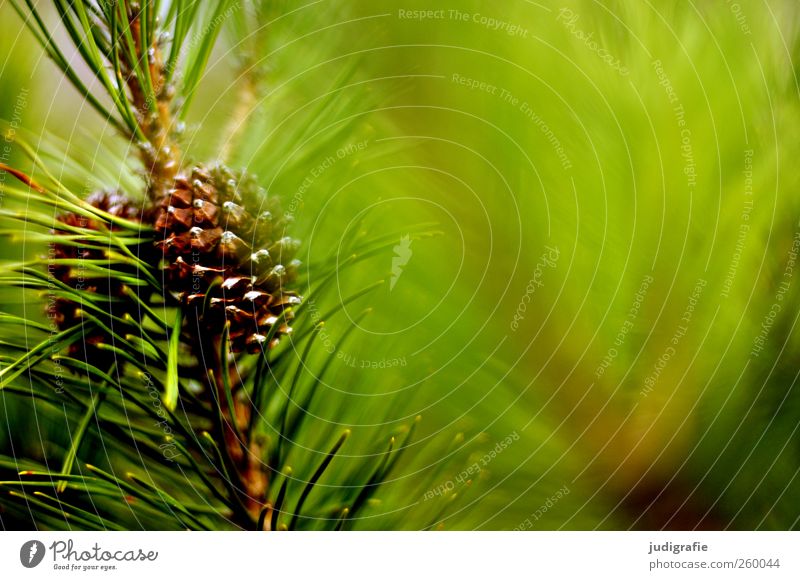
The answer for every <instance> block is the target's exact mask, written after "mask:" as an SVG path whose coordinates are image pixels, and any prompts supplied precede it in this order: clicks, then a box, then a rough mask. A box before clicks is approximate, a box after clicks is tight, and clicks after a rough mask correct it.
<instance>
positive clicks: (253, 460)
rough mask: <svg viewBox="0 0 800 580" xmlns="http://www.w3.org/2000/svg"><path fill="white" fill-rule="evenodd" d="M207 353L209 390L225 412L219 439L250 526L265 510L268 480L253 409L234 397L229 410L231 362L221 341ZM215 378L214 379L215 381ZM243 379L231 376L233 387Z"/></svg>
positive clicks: (219, 429)
mask: <svg viewBox="0 0 800 580" xmlns="http://www.w3.org/2000/svg"><path fill="white" fill-rule="evenodd" d="M208 342H209V343H211V344H209V345H208V346H207V350H206V352H209V351H210V352H212V353H213V357H212V360H213V366H214V368H213V369H212V370H213V372H209V373H208V374H209V380H210V385H209V386H210V388H212V389H214V392H215V393H216V401H217V404H218V405H219V406H220V409H221V411H222V418H223V419H222V422H221V424H219V425H218V437H219V438H220V440H221V442H222V444H223V447H224V450H225V456H226V458H227V465H226V467H227V469H228V471H229V472H230V473H231V474H235V476H236V481H235V482H233V483H234V486H235V487H236V488H237V489H238V490H241V494H240V496H239V500H241V502H242V504H243V506H244V508H245V509H246V511H247V514H248V516H249V519H250V521H249V524H250V527H252V524H253V522H255V521H257V520H258V517H259V514H260V513H261V510H262V509H263V508H264V507H265V502H266V496H267V490H268V484H269V478H268V476H267V474H266V472H265V471H264V470H263V469H262V463H261V449H260V445H259V444H258V443H257V442H256V441H255V438H254V437H252V434H251V433H250V432H249V431H248V425H249V422H250V421H249V420H250V413H251V409H250V406H249V405H248V404H247V403H245V402H243V401H241V400H240V399H239V398H238V397H233V407H234V408H233V409H230V408H229V407H228V402H227V397H226V395H225V386H224V383H223V381H222V373H229V375H230V374H233V373H232V372H231V370H232V369H231V368H230V365H229V364H228V361H227V360H225V361H223V360H221V357H220V355H219V353H220V348H219V346H220V339H219V338H218V337H217V338H214V339H212V340H210V341H208ZM212 377H213V378H212ZM239 381H240V378H239V377H238V376H236V375H234V376H231V384H232V385H238V384H239ZM233 421H235V422H236V426H237V427H238V428H239V431H240V432H241V433H242V436H243V437H244V439H245V440H244V441H241V440H240V439H239V437H238V436H237V434H236V429H234V426H233V423H232V422H233Z"/></svg>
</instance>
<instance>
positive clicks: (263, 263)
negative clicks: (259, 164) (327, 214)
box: [154, 166, 300, 353]
mask: <svg viewBox="0 0 800 580" xmlns="http://www.w3.org/2000/svg"><path fill="white" fill-rule="evenodd" d="M154 218H155V229H156V239H157V241H156V247H158V248H160V249H161V252H162V254H163V259H164V263H163V266H164V288H165V291H167V292H169V293H170V294H172V295H173V296H174V297H175V298H176V299H177V300H178V301H179V302H180V304H181V305H182V306H184V307H188V308H185V319H186V320H187V323H186V324H187V326H186V328H187V329H189V330H190V332H196V331H195V330H194V329H196V328H198V325H199V328H200V330H201V332H209V333H211V335H212V336H216V335H218V334H219V333H221V332H222V330H223V327H224V325H225V322H226V321H230V340H231V349H232V351H233V352H241V351H244V350H246V351H248V352H253V353H255V352H259V351H260V350H261V349H264V348H272V347H274V346H275V345H276V344H277V342H278V340H279V338H280V336H281V335H285V334H288V333H289V332H291V328H290V327H289V325H288V321H289V318H290V313H287V316H286V320H284V321H283V322H282V323H281V325H280V327H279V328H278V329H276V331H275V333H274V335H273V338H272V340H271V341H270V344H265V343H266V342H267V336H268V334H269V331H270V329H271V327H272V326H274V325H275V324H276V323H277V322H278V319H279V318H278V317H279V316H280V315H281V313H283V312H284V310H285V309H286V308H287V307H290V306H292V305H296V304H299V303H300V297H299V296H298V295H297V294H296V293H295V292H293V291H291V290H288V289H287V286H288V285H289V284H290V283H291V282H292V281H293V280H294V279H295V277H296V274H297V269H298V266H299V261H298V260H296V259H294V256H295V254H296V252H297V247H298V243H297V241H296V240H294V239H292V238H290V237H287V236H285V230H286V220H285V219H284V218H283V217H282V216H281V212H280V209H279V207H278V203H277V200H276V199H275V198H272V197H267V196H266V193H265V192H264V191H263V190H262V189H260V188H259V187H258V186H257V185H256V183H255V181H254V180H253V179H252V177H251V176H249V175H247V174H246V173H241V174H239V175H236V174H234V173H232V172H231V171H230V170H228V169H227V168H225V167H222V166H217V167H214V168H213V169H206V168H204V167H195V168H194V169H193V170H192V172H191V175H190V176H186V175H178V176H177V177H176V179H175V182H174V187H173V188H172V189H171V190H170V191H169V193H168V195H166V196H165V197H164V199H162V200H161V201H160V203H158V204H157V207H156V208H155V216H154Z"/></svg>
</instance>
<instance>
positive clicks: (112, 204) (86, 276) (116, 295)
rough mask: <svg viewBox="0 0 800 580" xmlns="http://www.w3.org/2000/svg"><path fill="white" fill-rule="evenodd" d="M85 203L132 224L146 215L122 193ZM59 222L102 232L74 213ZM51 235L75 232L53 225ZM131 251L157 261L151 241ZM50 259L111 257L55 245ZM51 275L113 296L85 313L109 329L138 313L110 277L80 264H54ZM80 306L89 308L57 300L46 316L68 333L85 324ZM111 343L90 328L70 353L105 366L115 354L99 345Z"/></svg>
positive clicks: (99, 248) (97, 196)
mask: <svg viewBox="0 0 800 580" xmlns="http://www.w3.org/2000/svg"><path fill="white" fill-rule="evenodd" d="M86 201H87V202H88V203H89V204H91V205H92V206H94V207H96V208H98V209H101V210H103V211H105V212H108V213H110V214H112V215H114V216H117V217H121V218H125V219H128V220H131V221H141V220H142V217H143V216H142V208H141V206H140V205H137V204H136V203H134V202H132V201H131V200H130V199H128V198H127V197H126V196H125V195H124V194H122V193H119V192H109V191H99V192H96V193H93V194H92V195H90V196H89V197H88V198H87V199H86ZM57 221H58V222H60V223H63V224H65V225H68V226H73V227H80V228H88V229H94V230H96V229H98V224H97V223H96V222H94V221H93V220H91V219H88V218H86V217H84V216H80V215H77V214H75V213H71V212H70V213H66V214H62V215H60V216H58V217H57ZM112 229H113V228H112ZM52 233H54V234H63V235H69V234H71V233H72V232H69V231H66V230H60V229H59V228H58V226H55V227H54V228H53V230H52ZM84 242H85V243H88V240H84ZM132 251H133V252H134V254H135V255H137V254H138V257H139V258H140V259H142V260H143V261H145V262H150V261H152V260H153V255H154V254H153V250H152V249H151V248H150V247H149V244H147V243H143V244H141V245H140V246H139V247H135V248H132ZM48 257H49V258H54V259H57V260H61V259H70V260H87V261H88V260H102V259H107V258H108V249H107V248H103V247H102V246H100V245H98V246H97V247H91V248H89V247H76V246H74V245H68V244H66V243H63V244H61V243H55V244H53V246H52V247H51V250H50V253H49V255H48ZM128 269H129V270H130V272H128V273H130V274H131V275H132V276H135V275H136V271H135V269H134V268H133V267H132V266H129V267H128ZM48 273H49V274H50V275H51V276H53V277H54V278H55V279H56V280H59V281H60V282H62V283H64V284H66V285H67V286H69V287H70V288H74V289H76V290H83V291H87V292H92V293H94V294H98V295H101V296H107V297H108V298H109V300H108V302H102V301H101V302H97V303H96V305H97V306H98V307H99V310H98V311H95V310H88V309H87V311H89V312H90V313H91V314H92V315H94V316H98V318H99V319H100V320H101V321H102V322H103V323H104V324H105V325H106V326H108V327H110V328H113V327H115V326H119V325H118V324H115V323H114V322H113V321H112V320H111V316H116V317H119V318H122V317H124V316H125V315H126V314H130V315H131V316H134V315H136V314H137V307H136V304H135V303H134V301H133V300H131V299H130V298H129V297H128V296H127V295H126V293H125V290H126V288H125V284H124V283H122V282H121V281H120V280H119V279H118V278H115V277H110V276H99V277H98V276H97V275H96V274H93V273H92V272H91V271H90V270H89V269H87V268H86V267H85V266H81V265H80V263H78V265H69V266H68V265H61V264H50V265H49V266H48ZM123 273H124V272H123ZM82 308H85V305H81V304H80V303H78V302H75V301H73V300H70V299H68V298H63V297H59V298H56V299H55V300H53V301H52V302H50V304H49V305H48V315H49V316H50V317H51V319H52V320H53V322H55V324H56V325H57V327H58V328H59V329H60V330H66V329H68V328H73V327H75V326H78V325H80V324H81V323H82V318H81V316H80V311H81V309H82ZM110 341H111V337H110V336H109V334H108V333H106V332H105V331H103V330H100V329H96V328H92V329H91V330H89V331H87V332H86V333H85V334H84V336H83V338H82V340H77V341H75V342H73V343H71V344H70V346H69V349H68V354H69V356H71V357H74V358H77V359H79V360H88V361H89V362H90V363H91V364H93V365H95V366H101V367H106V366H108V365H110V364H111V363H112V362H113V360H114V355H113V353H110V352H109V351H104V350H100V349H98V348H96V347H97V345H98V344H100V343H105V342H110Z"/></svg>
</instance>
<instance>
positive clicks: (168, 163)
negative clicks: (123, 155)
mask: <svg viewBox="0 0 800 580" xmlns="http://www.w3.org/2000/svg"><path fill="white" fill-rule="evenodd" d="M130 28H131V33H132V34H133V37H134V38H135V39H137V45H136V51H137V58H138V59H139V62H145V63H147V64H146V66H147V67H148V69H149V71H150V77H151V79H152V84H153V93H154V94H155V97H156V102H155V103H151V102H150V98H149V97H148V96H147V94H146V91H145V90H144V87H143V86H142V82H141V79H140V78H139V77H138V76H137V75H136V73H135V71H136V65H135V63H132V62H127V61H126V60H124V59H123V62H122V63H121V65H122V69H123V71H122V72H123V75H124V77H125V79H126V83H127V85H128V89H129V90H130V94H131V103H132V104H133V106H134V109H135V113H136V120H137V122H138V124H139V127H140V129H141V130H142V133H143V134H144V136H145V137H146V139H147V144H143V145H142V146H140V156H141V159H142V164H143V165H144V169H145V172H146V174H147V177H148V195H149V198H150V201H151V202H157V201H158V200H160V199H161V198H162V197H164V196H165V195H167V193H168V192H169V190H170V189H171V188H172V183H173V181H174V179H175V175H176V174H177V173H178V169H179V168H180V150H179V147H178V144H177V141H176V140H175V138H174V130H175V127H174V121H173V118H172V108H171V102H172V95H173V88H172V87H171V86H169V85H168V84H167V82H166V76H165V68H164V63H163V60H162V56H161V49H160V48H159V46H158V43H154V44H153V45H152V46H150V47H143V46H141V45H139V44H138V38H139V18H138V16H133V17H132V20H131V22H130ZM148 51H152V57H149V56H148V54H147V53H148ZM153 109H155V110H153Z"/></svg>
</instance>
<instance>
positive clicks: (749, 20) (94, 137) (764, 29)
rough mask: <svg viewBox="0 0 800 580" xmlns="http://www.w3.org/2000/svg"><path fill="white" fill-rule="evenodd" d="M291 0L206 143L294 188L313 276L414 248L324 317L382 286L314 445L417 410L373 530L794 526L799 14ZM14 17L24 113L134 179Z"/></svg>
mask: <svg viewBox="0 0 800 580" xmlns="http://www.w3.org/2000/svg"><path fill="white" fill-rule="evenodd" d="M268 4H271V8H270V9H271V10H272V11H273V12H272V14H273V16H272V18H271V19H269V20H268V21H267V22H266V23H265V25H264V26H263V27H260V28H259V29H258V30H253V29H252V22H248V19H247V18H246V17H245V16H246V13H247V11H246V10H245V9H242V10H236V11H234V13H233V14H232V15H231V17H230V19H229V21H228V22H226V23H225V26H226V29H227V31H226V34H225V35H223V38H222V40H221V42H220V45H219V47H218V48H217V50H215V52H214V53H213V55H212V58H211V62H210V68H209V70H208V72H207V75H206V78H205V80H204V81H203V84H202V85H201V86H202V93H201V94H198V95H197V102H196V106H195V108H194V110H193V114H192V118H191V119H189V121H188V123H187V126H186V132H185V144H184V146H185V149H186V151H187V155H188V156H189V157H190V158H193V159H198V160H215V159H223V160H225V161H227V162H228V163H230V164H231V165H235V166H241V167H247V168H248V169H249V170H250V171H252V172H255V173H257V174H258V176H259V178H260V181H261V182H262V184H264V185H265V186H266V187H267V188H268V189H269V190H270V191H271V192H275V193H277V194H279V195H280V196H282V197H283V200H284V207H285V208H286V210H287V212H289V213H291V214H292V216H293V218H294V228H295V229H294V235H296V236H297V237H299V238H301V239H302V240H303V241H304V246H303V253H304V256H303V259H304V261H306V262H308V263H315V262H319V261H324V260H334V261H336V260H344V259H346V257H347V256H348V255H349V254H348V251H349V248H348V247H347V243H345V242H344V240H349V239H350V238H351V236H350V234H353V233H355V234H356V235H359V234H362V235H363V236H365V237H369V236H372V237H374V236H383V237H384V239H385V240H388V241H393V240H396V244H397V245H396V246H395V247H394V248H393V250H392V251H388V252H387V251H384V252H378V253H376V254H375V255H374V256H372V257H371V258H370V259H369V260H366V261H364V262H362V263H360V264H359V265H358V267H357V268H352V269H348V270H347V275H346V276H345V275H343V276H341V277H340V279H338V280H337V285H336V292H332V293H331V295H329V296H326V300H328V301H329V302H330V304H333V303H336V302H337V300H338V301H340V300H341V298H342V297H344V296H347V295H349V294H350V293H351V292H352V291H353V290H357V289H358V288H361V287H364V286H365V285H367V284H370V283H371V282H374V281H376V280H385V283H384V284H383V285H381V286H380V287H378V288H377V289H376V290H375V291H373V292H371V293H369V294H368V295H366V296H364V297H363V298H361V299H359V300H358V301H356V302H354V303H352V304H348V305H346V307H345V308H344V309H343V310H342V311H341V312H340V313H339V314H337V315H336V316H334V317H332V318H331V319H330V320H329V321H328V323H327V324H326V327H325V336H323V337H322V338H323V341H324V343H325V345H326V346H325V348H327V349H330V352H333V353H335V356H336V359H335V360H334V362H333V365H334V367H333V371H334V372H333V375H332V377H333V378H332V380H331V381H330V382H328V383H327V384H326V385H324V386H321V387H320V388H323V389H324V393H323V394H322V396H321V397H320V398H319V399H317V402H316V405H317V406H316V407H315V410H314V413H315V420H316V421H317V422H318V424H319V426H320V427H319V430H316V429H311V430H308V432H307V433H305V434H304V435H303V437H305V438H306V439H305V440H303V441H299V442H298V443H299V447H300V448H303V447H307V448H308V449H309V453H311V452H312V451H313V450H315V449H317V448H324V447H325V446H326V445H327V443H325V442H323V441H324V440H325V437H326V433H327V429H328V427H329V426H341V425H347V426H349V427H351V428H352V429H353V430H354V434H357V435H361V438H360V439H359V440H361V441H366V442H367V443H369V442H370V441H369V440H370V437H371V435H370V433H372V432H377V431H378V430H381V429H385V428H387V426H388V427H391V426H393V425H400V424H407V423H408V422H409V421H410V420H413V419H414V417H416V416H417V415H421V416H422V419H421V421H420V423H419V428H418V431H417V434H416V436H415V438H414V440H413V441H412V443H411V445H410V447H409V448H408V449H407V451H406V453H405V455H404V460H403V463H402V464H401V465H400V466H398V469H397V470H395V471H394V472H393V478H392V481H390V482H389V483H387V485H386V491H385V492H384V496H383V497H384V500H385V504H384V507H381V506H380V505H375V506H373V512H372V513H374V517H375V520H374V524H373V526H374V527H382V528H386V527H397V528H403V527H408V525H409V524H408V523H407V522H406V521H405V514H406V513H407V510H408V509H410V506H413V505H415V504H419V503H427V502H435V505H436V506H439V505H441V506H442V507H441V509H442V510H444V509H445V507H446V506H450V507H448V509H449V511H448V514H449V515H448V516H447V517H446V518H445V519H444V520H443V522H440V524H439V527H444V528H456V529H662V528H664V529H694V528H697V529H709V528H710V529H721V528H724V529H795V528H797V527H798V526H800V479H799V478H798V473H799V470H800V434H798V428H800V387H798V386H797V378H798V371H800V364H799V363H798V360H799V359H800V357H798V355H800V342H799V338H800V337H798V332H797V318H798V315H799V314H800V303H799V302H798V296H799V295H800V279H798V271H800V264H798V262H797V259H798V252H800V211H799V209H800V207H799V206H800V204H799V203H798V194H800V189H799V188H798V185H800V176H799V175H798V171H797V168H796V165H797V163H796V160H797V159H798V158H800V143H799V142H798V139H797V131H798V127H800V124H799V123H798V121H800V101H799V100H798V97H799V96H800V85H799V84H798V69H797V62H798V61H797V59H798V57H800V36H799V35H798V34H799V33H800V5H798V4H797V3H796V2H793V1H791V0H785V1H780V0H771V1H767V0H761V1H759V0H752V1H749V0H741V1H739V2H730V1H728V0H725V1H723V0H720V1H718V2H707V1H701V0H695V1H689V2H684V1H671V0H667V1H661V2H657V3H651V2H647V1H644V2H621V1H620V2H614V1H603V2H600V1H590V0H582V1H572V2H564V3H553V2H549V1H543V2H533V1H528V0H509V1H508V2H502V3H497V2H478V1H474V0H460V1H458V2H450V3H446V2H431V1H427V2H423V1H412V0H402V1H395V0H391V1H387V2H380V3H365V2H347V3H342V2H333V1H330V0H321V1H318V2H311V3H308V4H305V3H289V2H272V3H268ZM0 23H2V24H1V26H2V33H1V34H0V118H3V119H5V120H6V121H7V122H8V123H10V126H13V127H14V128H18V130H19V131H20V132H22V131H27V132H29V133H28V134H30V135H32V136H36V137H35V139H34V143H36V142H37V140H38V139H39V136H40V135H45V137H43V138H42V139H43V140H50V141H51V142H56V141H58V143H60V144H61V146H63V147H64V148H68V149H70V150H73V151H77V152H78V153H75V155H83V156H84V159H85V164H86V170H87V172H88V173H90V174H93V175H95V177H96V180H97V182H98V183H97V184H98V185H101V184H102V185H106V186H111V185H122V186H126V185H128V186H129V184H130V183H133V182H134V179H133V177H132V176H133V175H134V172H133V170H130V169H123V170H117V171H116V172H114V169H113V168H114V167H116V165H115V163H117V162H116V161H113V162H111V163H109V162H108V161H107V159H109V158H110V159H112V160H116V159H124V158H125V155H126V150H125V147H124V146H123V145H121V144H120V143H118V142H117V140H116V138H115V136H114V135H113V133H112V131H111V130H110V129H109V128H108V127H107V126H106V124H105V123H104V121H103V119H100V118H98V117H97V115H96V114H95V113H94V112H93V111H92V110H91V109H89V108H88V107H86V106H85V104H84V103H83V102H82V100H81V99H80V98H79V97H77V96H76V94H75V93H74V92H73V90H72V89H71V87H70V86H68V85H67V84H66V83H65V82H64V81H63V80H62V78H61V77H60V76H59V74H58V72H57V69H56V68H55V67H54V66H53V65H52V63H50V62H48V61H47V60H46V58H45V57H44V56H43V55H42V53H41V50H40V49H39V48H38V47H37V45H36V44H35V43H34V42H33V40H32V38H31V37H30V35H29V34H28V33H27V32H26V31H24V29H23V27H22V26H21V23H20V21H19V18H18V16H17V15H16V14H15V13H14V12H13V10H12V9H11V7H10V6H9V5H8V3H7V2H0ZM331 95H334V96H335V98H326V97H329V96H331ZM8 126H9V125H7V127H8ZM0 145H2V143H0ZM10 155H11V160H10V161H6V160H4V162H6V163H11V162H13V161H14V155H15V154H14V153H13V152H12V153H11V154H10ZM54 163H56V165H57V163H58V160H57V159H56V160H55V161H54ZM109 167H111V168H112V169H111V170H108V168H109ZM99 168H105V169H103V170H102V171H101V170H100V169H99ZM2 251H3V252H4V253H5V256H6V257H15V256H19V255H20V254H21V253H27V255H29V256H30V255H36V253H37V252H38V251H40V250H39V249H37V248H36V247H35V245H34V244H31V245H25V247H19V248H10V247H6V248H3V249H2ZM336 294H338V295H336ZM330 304H327V303H326V304H319V305H318V307H319V310H320V311H321V312H324V311H326V310H327V309H328V308H329V307H330ZM21 308H27V309H29V310H30V309H35V308H36V306H35V305H33V304H30V303H28V302H23V301H22V299H20V300H19V301H14V300H13V299H9V300H8V301H7V304H5V305H4V310H12V311H13V310H14V309H21ZM367 308H369V309H370V311H369V313H368V315H367V316H365V317H361V314H362V312H363V311H364V310H365V309H367ZM350 321H356V322H357V324H356V327H355V330H354V331H353V332H352V334H351V336H350V337H349V342H347V343H344V342H343V340H344V336H343V335H344V334H346V332H347V329H348V328H350V326H349V323H350ZM0 417H2V422H3V427H4V428H3V429H0V447H1V448H2V449H4V450H6V451H8V450H13V454H14V455H16V456H19V457H26V456H28V457H36V458H41V457H43V456H44V457H46V456H47V450H48V449H49V448H60V447H63V445H64V441H65V440H66V437H67V435H66V434H65V432H68V429H69V425H67V429H65V425H64V422H63V421H58V420H52V419H51V418H50V417H49V416H44V415H42V416H39V415H36V414H35V408H34V406H33V405H32V404H31V403H30V402H28V401H24V400H22V401H21V400H18V399H15V398H12V397H9V396H3V395H2V394H0ZM94 437H101V435H100V434H95V435H94ZM355 439H356V438H354V440H355ZM357 445H358V444H355V443H354V447H352V448H351V449H350V450H349V453H351V454H353V455H354V456H355V455H358V454H359V453H365V452H366V451H364V450H365V449H367V445H366V443H365V444H364V446H363V448H360V447H358V446H357ZM431 449H435V450H436V451H435V452H431ZM87 453H89V454H91V450H89V451H87ZM98 453H99V451H98ZM297 462H298V463H302V458H298V459H297ZM431 481H433V482H434V483H435V485H433V486H431ZM436 509H437V510H438V509H439V508H438V507H437V508H436ZM370 525H371V524H370V521H369V520H367V521H365V522H364V527H370ZM414 525H416V524H414Z"/></svg>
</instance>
